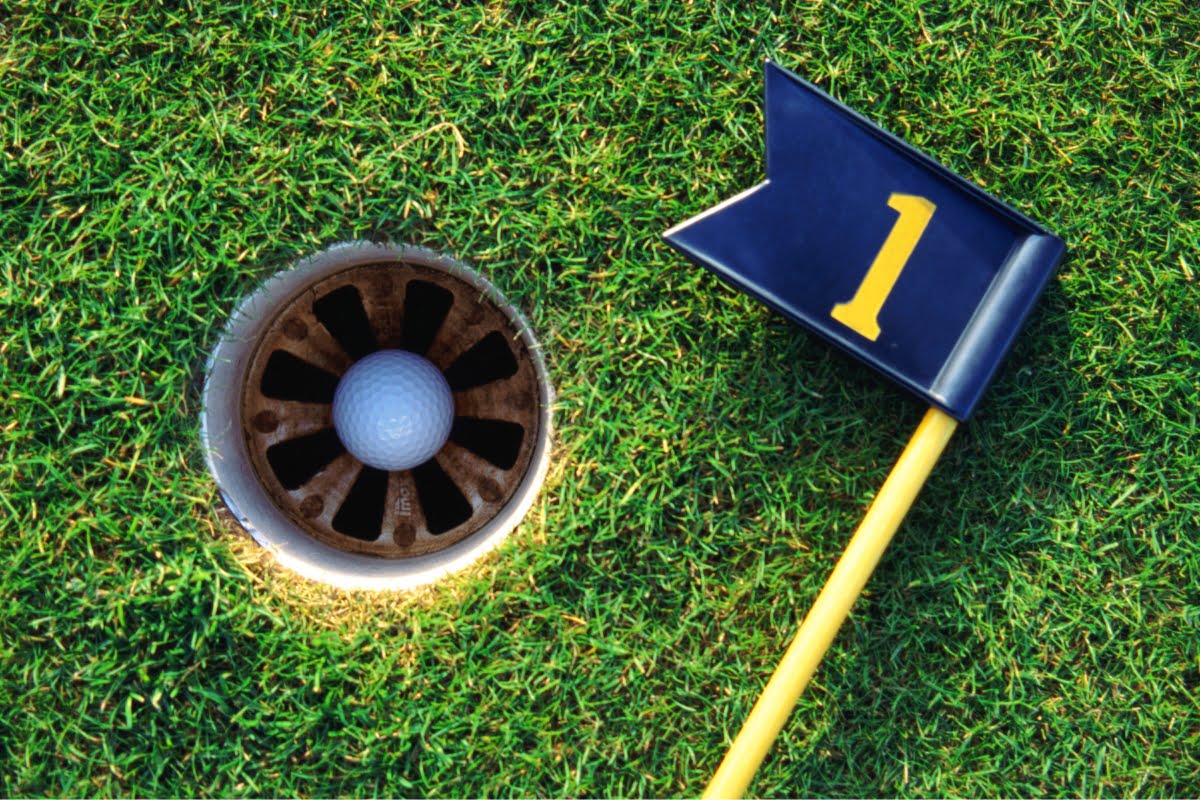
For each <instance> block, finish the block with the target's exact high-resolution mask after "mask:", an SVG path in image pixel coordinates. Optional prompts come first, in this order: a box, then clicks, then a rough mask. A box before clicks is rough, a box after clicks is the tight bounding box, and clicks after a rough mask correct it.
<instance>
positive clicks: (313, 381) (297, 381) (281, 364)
mask: <svg viewBox="0 0 1200 800" xmlns="http://www.w3.org/2000/svg"><path fill="white" fill-rule="evenodd" d="M337 385H338V379H337V377H336V376H335V375H332V374H330V373H328V372H326V371H325V370H323V369H321V368H320V367H318V366H317V365H316V364H310V363H309V362H307V361H305V360H304V359H303V358H300V357H299V356H295V355H292V354H291V353H289V352H288V351H286V350H276V351H275V352H273V353H271V357H270V358H269V359H267V366H266V368H265V369H264V370H263V376H262V384H261V386H260V387H259V388H260V389H261V390H262V393H263V394H264V395H266V396H267V397H273V398H275V399H276V400H298V401H300V402H302V403H332V402H333V393H334V391H335V390H336V389H337Z"/></svg>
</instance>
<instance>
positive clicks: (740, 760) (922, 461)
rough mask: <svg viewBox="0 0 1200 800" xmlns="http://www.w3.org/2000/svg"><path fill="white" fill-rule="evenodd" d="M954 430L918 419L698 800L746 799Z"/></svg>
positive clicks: (934, 418)
mask: <svg viewBox="0 0 1200 800" xmlns="http://www.w3.org/2000/svg"><path fill="white" fill-rule="evenodd" d="M957 425H958V423H957V422H956V421H955V419H954V418H953V417H951V416H949V415H948V414H946V413H944V412H942V411H940V410H938V409H936V408H930V409H929V410H928V411H927V412H925V418H924V419H922V420H921V424H920V425H918V426H917V430H916V431H915V432H914V433H913V435H912V438H911V439H909V441H908V445H907V446H906V447H905V448H904V452H903V453H901V454H900V459H899V460H898V461H897V462H896V466H895V467H893V468H892V472H891V474H890V475H888V478H887V480H886V481H884V483H883V486H882V487H881V488H880V489H879V494H878V495H876V496H875V502H873V503H871V507H870V508H869V509H867V515H866V516H865V517H864V518H863V521H862V524H861V525H859V526H858V530H857V531H855V533H854V536H853V537H852V538H851V539H850V544H848V545H847V546H846V552H844V553H843V554H842V557H841V558H840V559H839V560H838V563H837V566H835V567H834V568H833V572H832V573H831V574H830V575H829V580H827V581H826V582H825V587H824V588H823V589H822V590H821V593H820V594H819V595H817V600H816V602H815V603H813V607H812V610H811V611H809V612H808V616H807V617H805V618H804V621H803V622H802V623H801V624H800V630H799V631H797V632H796V638H794V639H793V640H792V643H791V645H790V646H789V647H788V649H787V652H786V653H784V655H783V659H782V660H780V662H779V666H778V667H776V668H775V674H774V675H772V676H771V680H770V681H769V682H768V683H767V688H765V689H763V693H762V694H761V695H760V696H759V698H758V702H757V703H755V704H754V708H753V709H752V710H751V711H750V716H749V717H747V718H746V722H745V723H744V724H743V725H742V730H741V732H740V733H738V736H737V738H736V739H735V740H734V742H733V746H732V747H730V748H729V752H728V753H726V754H725V759H724V760H723V761H722V762H721V766H720V767H719V768H718V769H717V772H716V774H715V775H714V776H713V779H712V782H711V783H709V784H708V789H706V790H705V792H704V797H705V798H710V799H715V798H738V797H742V796H743V795H744V794H745V793H746V789H747V788H748V787H749V786H750V780H751V779H752V778H753V777H754V773H755V772H756V771H757V770H758V765H759V764H761V763H762V760H763V757H764V756H766V754H767V751H768V750H769V749H770V748H771V744H772V743H773V742H774V741H775V737H776V736H778V735H779V731H780V730H782V729H783V725H784V723H785V722H786V721H787V718H788V716H789V715H790V714H791V712H792V707H793V706H794V705H795V704H796V701H797V700H799V699H800V694H801V693H802V692H803V691H804V687H805V686H807V685H808V681H809V679H810V678H812V676H813V673H814V672H816V669H817V665H818V664H819V663H820V662H821V658H822V657H823V656H824V655H825V651H826V650H828V649H829V645H830V644H831V643H832V642H833V637H834V636H835V635H836V634H837V631H838V628H840V627H841V626H842V622H843V621H845V619H846V617H847V616H848V615H849V613H850V607H851V606H853V605H854V601H855V600H857V599H858V596H859V594H860V593H861V592H862V590H863V586H865V585H866V583H867V578H869V577H870V576H871V572H872V571H874V569H875V565H876V564H878V563H879V559H880V557H881V556H883V551H884V550H886V549H887V546H888V543H889V542H891V540H892V535H893V534H895V532H896V528H898V527H899V526H900V521H901V520H902V519H904V515H905V514H906V513H907V512H908V509H909V507H910V506H912V504H913V500H915V499H916V497H917V493H918V492H920V491H921V487H922V486H923V485H924V484H925V479H926V478H928V477H929V473H930V471H931V470H932V469H933V465H934V464H935V463H936V462H937V460H938V456H940V455H941V454H942V450H944V449H945V447H946V443H947V442H949V441H950V437H951V436H952V435H953V434H954V429H955V427H957Z"/></svg>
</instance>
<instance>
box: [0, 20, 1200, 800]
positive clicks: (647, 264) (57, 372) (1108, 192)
mask: <svg viewBox="0 0 1200 800" xmlns="http://www.w3.org/2000/svg"><path fill="white" fill-rule="evenodd" d="M50 5H51V4H43V3H20V2H18V3H17V4H16V6H15V7H14V6H11V5H10V6H9V7H8V10H7V11H6V13H5V14H3V15H2V16H0V147H2V148H3V150H2V152H0V237H2V240H3V245H4V246H3V251H2V253H0V271H2V276H0V315H2V317H0V318H2V319H3V323H2V325H0V330H2V331H3V337H2V339H0V385H2V386H3V393H2V397H3V399H2V400H0V411H2V413H0V437H2V438H0V442H2V444H0V794H3V795H105V796H107V795H132V794H138V795H158V796H172V795H181V794H182V795H192V794H206V795H222V796H244V795H284V796H286V795H303V796H322V795H349V796H366V795H372V796H373V795H433V796H447V795H457V796H479V795H493V796H511V795H611V796H634V795H694V794H696V793H698V792H699V791H700V790H701V789H702V788H703V785H704V783H705V782H706V780H707V778H708V777H709V775H710V774H711V771H712V770H713V769H714V768H715V766H716V764H717V763H718V761H719V759H720V757H721V755H722V753H723V752H724V749H725V748H726V746H727V745H728V743H729V741H730V739H731V737H732V736H733V734H734V733H735V732H736V730H737V728H738V726H739V724H740V722H741V720H742V719H743V718H744V717H745V714H746V713H747V711H748V710H749V708H750V706H751V704H752V703H753V701H754V698H755V697H756V695H757V692H758V691H759V689H760V688H761V687H762V685H763V683H764V681H765V679H766V677H767V676H768V675H769V674H770V671H771V669H772V668H773V666H774V662H775V660H776V658H777V656H778V654H779V653H780V651H781V649H782V647H783V646H784V645H785V643H786V641H787V640H788V638H789V636H790V633H791V632H792V631H793V630H794V628H795V625H796V622H797V620H798V619H799V618H800V617H801V616H802V615H803V613H804V611H805V609H806V608H807V607H808V605H809V603H810V602H811V601H812V599H813V598H814V596H815V594H816V592H817V591H818V589H819V587H820V585H821V583H822V581H823V580H824V577H825V575H826V574H827V572H828V569H829V568H830V566H831V564H832V563H833V561H834V559H835V558H836V556H837V554H838V553H839V551H840V549H841V547H842V545H843V544H844V542H845V541H846V538H847V536H848V534H849V532H850V531H851V530H852V529H853V527H854V525H855V524H856V522H857V521H858V520H859V519H860V518H861V515H862V513H863V511H864V509H865V507H866V504H867V503H868V502H869V500H870V498H871V496H872V494H873V492H874V491H875V489H876V488H877V487H878V486H879V484H880V483H881V482H882V480H883V478H884V476H885V475H886V473H887V470H888V468H889V466H890V465H891V463H892V461H893V460H894V458H895V457H896V455H897V454H898V452H899V449H900V447H901V446H902V444H903V442H904V441H905V439H906V438H907V436H908V434H909V433H910V432H911V430H912V429H913V427H914V426H915V424H916V422H917V420H918V419H919V418H920V415H921V411H922V409H921V407H920V404H919V403H918V402H917V401H916V400H914V399H913V398H911V397H909V396H907V395H904V394H902V393H901V392H900V391H898V390H896V389H893V388H892V387H890V386H887V385H884V383H883V382H882V381H881V380H880V379H877V378H876V377H875V376H874V375H872V374H869V373H868V372H867V371H866V370H865V369H864V368H861V367H859V366H857V365H855V364H852V363H850V362H849V361H848V360H846V359H845V358H843V357H841V356H839V355H837V354H835V353H833V352H831V351H829V350H828V349H827V348H826V347H825V346H823V345H822V344H821V343H819V342H817V341H816V340H814V339H813V338H811V337H809V336H807V335H805V334H802V333H800V332H799V331H797V330H796V329H794V328H792V327H791V326H789V325H788V324H787V323H786V322H785V321H783V320H781V319H780V318H778V317H777V316H774V315H772V314H770V313H768V312H767V311H766V310H764V309H763V308H761V307H760V306H758V305H757V304H756V303H754V302H753V301H751V300H749V299H747V298H744V297H740V296H738V295H736V294H735V293H734V292H732V291H731V290H729V289H727V288H725V287H724V286H723V285H721V284H719V283H718V282H717V281H716V280H715V279H713V278H712V277H711V276H708V275H707V274H705V273H703V272H702V271H700V270H699V269H697V268H695V267H693V266H692V265H690V264H688V263H686V262H684V261H683V260H682V259H681V258H679V257H678V256H677V255H675V254H674V253H672V252H671V251H669V250H668V249H667V248H666V247H665V246H664V245H663V244H662V243H661V241H660V239H659V234H660V232H661V231H663V230H664V229H666V228H667V227H669V226H671V225H673V224H675V223H677V222H679V221H681V220H683V219H685V218H687V217H689V216H691V215H693V214H695V213H697V212H698V211H700V210H702V209H704V208H706V207H708V206H710V205H712V204H713V203H715V202H717V201H718V200H720V199H722V198H724V197H727V196H729V195H731V194H733V193H734V192H736V191H739V190H741V189H743V188H746V187H748V186H750V185H752V184H753V183H755V182H756V181H758V180H759V179H760V178H761V175H762V164H761V152H762V115H761V63H762V60H763V58H764V57H772V58H774V59H777V60H778V61H779V62H780V63H781V64H783V65H784V66H786V67H788V68H791V69H794V70H796V71H798V72H799V73H801V74H803V75H805V76H807V77H809V78H810V79H812V80H814V81H816V82H817V83H818V84H820V85H821V86H823V87H825V88H827V89H828V90H829V91H831V92H832V93H833V94H834V95H835V96H837V97H838V98H840V99H842V100H844V101H846V102H848V103H849V104H850V105H852V106H854V107H855V108H857V109H860V110H861V111H863V112H864V113H866V114H867V115H868V116H869V117H871V118H872V119H874V120H876V121H878V122H879V123H880V124H882V125H884V126H885V127H887V128H888V129H890V130H893V131H895V132H897V133H899V134H901V135H902V136H904V137H906V138H907V139H908V140H909V141H910V142H912V143H913V144H915V145H917V146H919V147H921V148H923V149H925V150H927V151H928V152H929V153H931V154H932V155H933V156H934V157H935V158H937V159H939V160H940V161H942V162H944V163H946V164H947V165H949V166H950V167H951V168H952V169H954V170H956V171H958V172H960V173H961V174H963V175H965V176H966V177H967V178H968V179H969V180H972V181H974V182H975V183H977V184H979V185H981V186H983V187H985V188H986V189H988V190H990V191H993V192H995V193H996V194H998V195H999V196H1001V197H1002V198H1004V199H1006V200H1008V201H1010V202H1012V203H1013V204H1014V205H1016V206H1017V207H1018V208H1020V209H1021V210H1023V211H1025V212H1027V213H1029V214H1031V215H1032V216H1034V217H1035V218H1037V219H1038V220H1040V221H1042V222H1043V223H1045V224H1046V225H1047V226H1048V227H1050V228H1052V229H1053V230H1055V231H1056V232H1057V233H1059V234H1060V235H1062V236H1063V237H1064V238H1065V239H1066V241H1067V242H1068V245H1069V248H1070V250H1069V255H1068V258H1067V260H1066V261H1065V263H1064V265H1063V267H1062V270H1061V272H1060V273H1059V275H1058V276H1057V277H1056V278H1055V280H1054V281H1053V282H1052V285H1051V287H1050V289H1049V290H1048V292H1047V295H1046V296H1045V298H1044V299H1043V301H1042V303H1041V304H1040V306H1039V309H1038V311H1037V312H1036V313H1035V314H1034V316H1033V319H1032V320H1031V322H1030V324H1029V326H1028V327H1027V329H1026V331H1025V332H1024V334H1023V335H1022V337H1021V339H1020V342H1019V344H1018V346H1017V347H1016V349H1015V351H1014V353H1013V354H1012V356H1011V358H1010V360H1009V362H1008V363H1007V365H1006V367H1005V368H1004V370H1003V371H1002V373H1001V374H1000V376H999V378H998V380H997V382H996V384H995V385H994V386H993V388H992V389H991V390H990V392H989V394H988V396H987V397H986V398H985V401H984V403H983V404H982V406H981V408H980V410H979V411H978V413H977V414H976V416H975V418H974V419H973V420H972V421H971V422H970V424H968V425H966V426H965V427H964V428H963V429H962V430H961V432H960V433H959V434H958V435H957V436H956V437H955V439H954V441H953V442H952V443H951V446H950V448H949V450H948V453H947V455H946V456H945V458H944V459H943V461H942V463H941V464H940V465H939V466H938V468H937V470H936V471H935V473H934V476H933V478H932V480H931V481H930V483H929V485H928V486H927V488H926V490H925V492H924V493H923V495H922V497H921V498H920V500H919V501H918V503H917V506H916V507H915V509H914V511H913V512H912V514H911V515H910V517H909V519H908V521H907V522H906V523H905V525H904V527H903V528H902V529H901V532H900V534H899V535H898V537H897V540H896V541H895V543H894V544H893V546H892V548H891V550H890V551H889V554H888V555H887V556H886V557H885V559H884V561H883V563H882V564H881V566H880V569H879V571H878V572H877V573H876V575H875V576H874V578H873V579H872V581H871V583H870V584H869V587H868V592H867V594H866V596H865V597H864V598H863V599H862V601H861V602H860V603H859V605H858V606H857V607H856V610H855V612H854V614H853V616H852V618H851V621H850V622H849V623H848V624H847V626H846V627H845V628H844V629H843V631H842V633H841V635H840V636H839V638H838V640H837V642H836V643H835V645H834V647H833V648H832V650H831V651H830V653H829V655H828V656H827V658H826V660H825V663H824V664H823V666H822V668H821V670H820V671H819V673H818V675H817V677H816V679H815V681H814V683H813V685H812V686H811V687H810V689H809V691H808V692H807V693H806V695H805V697H804V698H803V699H802V701H801V702H800V704H799V707H798V708H797V710H796V712H795V713H794V714H793V716H792V717H791V720H790V722H789V724H788V726H787V728H786V729H785V732H784V734H783V736H782V737H781V739H780V740H779V742H778V743H777V746H776V747H775V749H774V750H773V752H772V754H771V755H770V756H769V757H768V760H767V762H766V763H765V764H764V766H763V769H762V770H761V772H760V773H759V776H758V779H757V780H756V782H755V784H754V785H753V791H754V792H755V793H756V794H760V795H771V796H784V795H790V796H795V795H800V796H805V795H855V796H862V795H898V796H905V797H920V796H927V795H950V796H987V795H1004V796H1012V795H1060V796H1100V795H1144V796H1168V795H1180V796H1194V795H1196V794H1198V793H1200V699H1197V698H1198V695H1200V543H1198V539H1200V536H1198V534H1200V490H1198V489H1197V481H1198V478H1197V476H1198V475H1200V425H1198V423H1197V407H1198V406H1200V389H1198V383H1200V310H1198V309H1200V284H1198V282H1197V273H1200V195H1198V194H1197V186H1198V185H1200V154H1198V150H1200V147H1198V145H1197V138H1196V137H1197V135H1198V133H1197V132H1198V130H1200V127H1198V126H1200V100H1198V98H1200V12H1198V11H1197V9H1196V6H1195V5H1194V4H1191V3H1188V2H1185V1H1184V0H1180V1H1179V2H1170V0H1159V1H1158V2H1145V3H1122V2H1116V1H1115V0H1096V2H1075V1H1073V0H1054V2H1046V3H1038V2H1013V3H1001V2H998V1H997V0H989V2H987V3H986V4H985V3H975V2H967V0H957V2H952V3H949V4H942V7H941V8H936V9H935V8H933V7H932V6H928V7H926V8H924V9H921V8H920V7H919V6H918V4H916V3H915V2H911V1H910V0H900V2H890V3H881V2H871V3H842V4H836V3H832V2H803V3H785V4H766V3H756V4H745V5H746V6H747V7H754V8H753V9H752V10H739V9H740V8H741V6H742V5H743V4H737V3H729V4H721V5H719V6H717V5H714V6H707V5H705V4H701V3H691V4H681V5H678V6H674V7H670V8H668V7H666V6H665V5H663V6H661V7H660V4H651V3H642V2H620V1H619V0H618V2H613V3H594V4H590V5H585V4H579V5H574V4H571V5H568V4H553V3H539V4H523V3H521V4H518V3H511V4H506V3H502V2H496V3H491V4H489V5H486V6H483V5H481V4H476V3H448V4H445V5H435V4H433V3H408V4H401V3H385V2H363V3H350V4H344V3H343V4H338V3H327V2H300V1H298V2H275V3H250V2H245V3H241V4H239V3H234V2H213V3H207V4H204V5H202V6H189V7H186V8H183V9H180V10H174V7H173V6H172V5H171V4H164V5H159V4H154V3H145V4H137V5H135V4H131V3H127V2H120V1H118V2H104V3H101V2H99V1H98V0H88V1H86V2H80V3H63V4H60V5H57V6H54V7H53V9H52V8H51V7H50ZM768 6H770V8H768ZM946 6H951V8H946ZM366 236H385V237H390V238H391V239H393V240H395V241H398V242H405V243H416V244H422V245H426V246H429V247H433V248H436V249H439V250H445V251H448V252H451V253H454V254H456V255H458V256H461V257H463V258H465V259H468V260H469V261H471V262H473V263H474V264H475V265H476V266H477V267H478V268H479V269H480V270H481V271H482V272H484V273H485V274H486V275H488V276H489V277H490V278H492V279H493V280H494V281H495V282H496V283H497V284H499V285H500V286H501V287H502V289H504V290H505V291H506V292H508V293H509V295H510V297H512V298H513V299H514V300H515V301H516V302H517V303H518V304H519V305H520V306H521V307H522V308H523V309H524V310H525V311H526V312H527V313H528V314H529V316H530V317H531V319H532V320H533V321H534V324H535V326H536V328H537V329H538V331H539V333H540V335H541V338H542V339H543V341H544V342H545V344H546V351H547V355H548V358H549V361H550V367H551V372H552V377H553V381H554V383H555V385H556V387H557V389H558V393H559V401H558V407H557V425H558V431H557V449H556V459H555V465H554V468H553V470H552V475H551V480H550V482H549V484H548V486H547V488H546V489H545V491H544V492H543V494H542V496H541V498H540V500H539V502H538V504H537V505H536V506H535V509H534V511H533V513H532V514H531V516H530V518H529V520H528V522H527V524H526V525H524V526H523V527H522V528H521V529H520V531H519V532H518V533H517V534H516V535H515V536H514V537H513V538H512V539H511V540H510V541H509V542H508V543H507V544H506V545H505V546H504V547H503V548H502V549H501V550H500V552H498V553H497V554H495V555H493V556H492V557H490V558H489V559H487V560H486V561H485V562H484V563H483V564H481V565H480V566H479V567H478V568H476V569H473V570H472V571H471V572H470V573H469V574H467V575H463V576H460V577H458V578H455V579H453V580H450V581H448V582H446V583H445V584H444V585H442V586H439V587H438V588H436V589H434V590H431V591H428V592H425V593H423V594H420V595H417V596H415V597H376V596H368V597H354V596H348V595H343V594H338V593H335V592H331V591H325V590H322V589H319V588H317V587H313V586H310V585H307V584H303V583H301V582H298V581H296V580H294V579H292V578H290V577H289V576H287V575H285V574H282V573H281V572H279V571H277V570H276V569H274V568H272V567H271V566H270V564H269V563H265V562H264V561H263V559H262V557H261V554H260V553H258V552H257V550H256V549H255V548H254V547H253V546H251V545H249V544H248V543H246V542H245V541H244V540H241V539H238V538H236V537H233V536H231V535H227V534H226V533H224V532H223V523H222V521H221V517H220V515H219V512H218V499H217V494H216V491H215V489H214V487H213V485H212V483H211V481H210V480H209V478H208V476H207V474H206V472H205V469H204V465H203V457H202V454H201V452H200V447H199V444H198V436H197V433H198V422H197V415H198V411H199V405H198V398H199V382H200V380H201V372H202V367H203V361H204V358H205V356H206V354H207V352H208V350H209V349H210V348H211V347H212V345H213V344H214V341H215V337H216V336H217V333H218V331H219V329H220V326H221V325H222V323H223V320H224V318H225V316H226V315H227V313H228V312H229V310H230V308H231V307H232V306H233V304H234V303H235V301H236V300H237V298H238V297H240V296H241V295H242V294H243V293H244V292H245V291H247V290H248V289H249V288H250V287H252V286H253V285H254V283H255V281H256V280H258V279H260V278H261V277H263V276H265V275H266V274H269V273H270V272H271V271H273V270H275V269H277V268H280V267H282V266H284V265H286V264H287V263H288V262H289V260H290V259H292V258H294V257H296V256H298V255H300V254H304V253H307V252H311V251H312V250H314V249H316V248H318V247H321V246H324V245H326V244H328V243H331V242H334V241H337V240H340V239H345V238H355V237H366Z"/></svg>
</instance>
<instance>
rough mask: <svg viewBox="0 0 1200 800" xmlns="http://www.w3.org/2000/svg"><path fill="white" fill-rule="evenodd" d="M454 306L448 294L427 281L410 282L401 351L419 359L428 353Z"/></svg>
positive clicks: (452, 298) (451, 297)
mask: <svg viewBox="0 0 1200 800" xmlns="http://www.w3.org/2000/svg"><path fill="white" fill-rule="evenodd" d="M453 305H454V294H453V293H452V292H450V291H449V290H447V289H443V288H442V287H441V286H438V285H436V284H433V283H429V282H428V281H420V280H414V281H409V282H408V289H407V291H406V293H405V295H404V328H403V337H404V349H405V350H410V351H412V352H414V353H416V354H417V355H419V356H423V355H425V354H426V353H427V352H429V348H430V347H431V346H432V345H433V340H434V339H436V338H437V335H438V331H440V330H441V329H442V323H443V322H445V321H446V317H447V315H449V313H450V309H451V307H453Z"/></svg>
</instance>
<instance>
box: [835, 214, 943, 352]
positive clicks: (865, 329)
mask: <svg viewBox="0 0 1200 800" xmlns="http://www.w3.org/2000/svg"><path fill="white" fill-rule="evenodd" d="M888 206H889V207H890V208H893V209H895V210H896V211H897V212H899V214H900V217H899V218H898V219H897V220H896V224H895V225H893V226H892V232H891V233H889V234H888V237H887V239H886V240H885V241H884V243H883V247H881V248H879V252H878V253H877V254H876V256H875V260H874V261H873V262H872V263H871V268H870V269H869V270H867V274H866V277H864V278H863V280H862V283H860V284H859V285H858V291H857V292H855V293H854V297H852V298H851V299H850V302H848V303H838V304H837V305H835V306H834V307H833V311H831V312H830V316H832V317H833V318H834V319H836V320H837V321H838V322H840V323H842V324H843V325H846V326H847V327H849V328H850V329H851V330H853V331H855V332H856V333H859V334H861V335H863V336H865V337H866V338H868V339H870V340H871V341H872V342H873V341H875V340H876V339H878V338H879V310H880V309H881V308H883V304H884V302H886V301H887V298H888V295H889V294H891V293H892V287H893V286H895V285H896V280H897V279H898V278H899V277H900V272H901V270H903V269H904V265H905V264H907V263H908V258H909V256H911V255H912V251H913V250H914V249H915V248H916V246H917V242H918V241H919V240H920V238H921V234H923V233H924V232H925V226H926V225H928V224H929V220H930V218H932V217H933V212H934V210H935V209H936V208H937V206H935V205H934V204H933V203H931V202H930V201H929V200H928V199H926V198H924V197H918V196H917V195H915V194H897V193H893V194H892V196H891V197H889V198H888Z"/></svg>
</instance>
